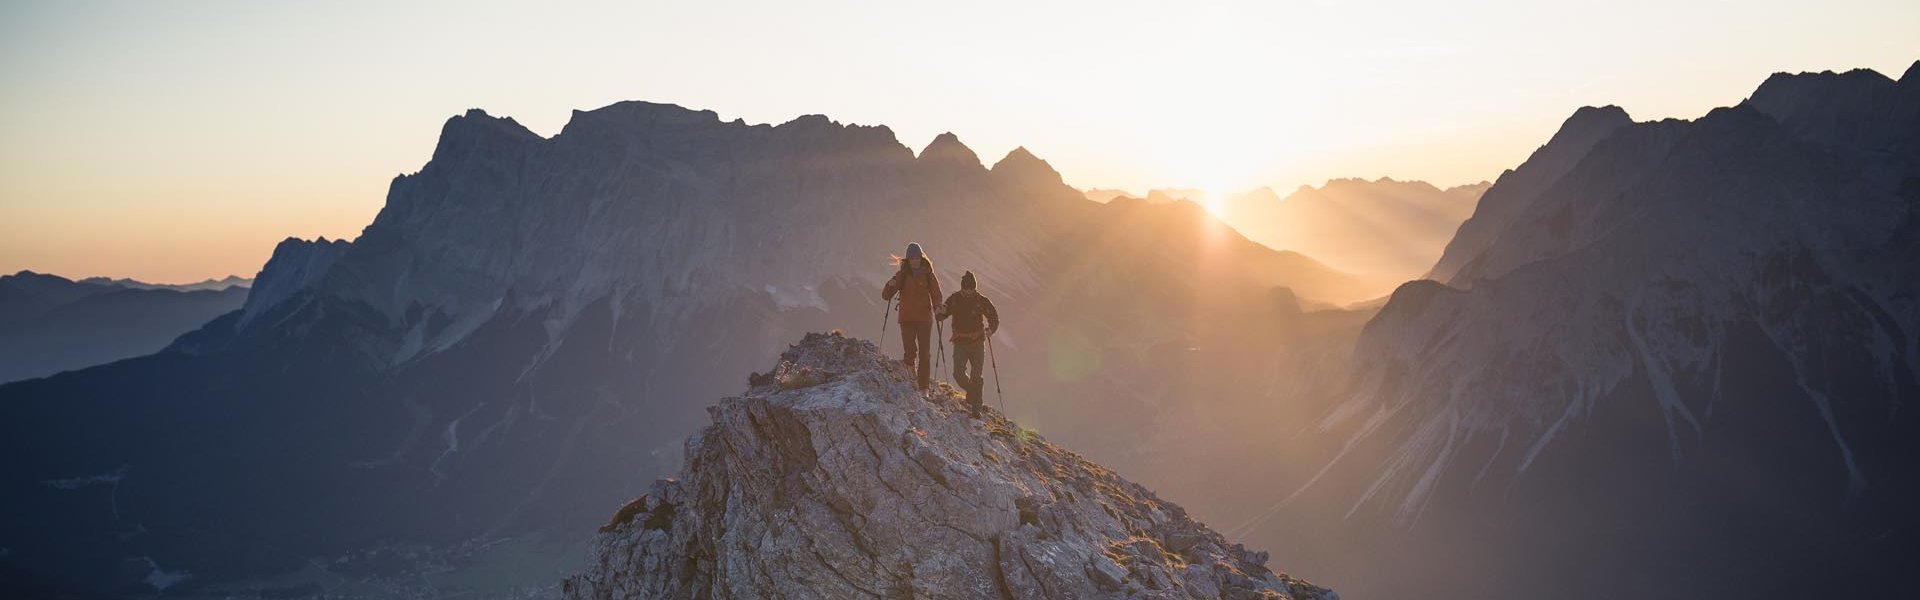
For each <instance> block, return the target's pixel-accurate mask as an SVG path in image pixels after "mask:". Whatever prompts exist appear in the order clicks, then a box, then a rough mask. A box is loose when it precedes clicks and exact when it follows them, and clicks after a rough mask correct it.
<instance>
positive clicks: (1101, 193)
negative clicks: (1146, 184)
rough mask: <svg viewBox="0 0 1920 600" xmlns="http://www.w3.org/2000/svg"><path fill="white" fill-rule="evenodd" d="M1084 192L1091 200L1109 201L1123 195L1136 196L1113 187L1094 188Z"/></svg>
mask: <svg viewBox="0 0 1920 600" xmlns="http://www.w3.org/2000/svg"><path fill="white" fill-rule="evenodd" d="M1085 194H1086V196H1087V199H1088V200H1092V201H1094V202H1110V201H1112V200H1113V199H1114V198H1120V197H1123V196H1124V197H1137V196H1135V195H1133V194H1130V193H1127V191H1126V190H1114V189H1103V188H1095V189H1091V190H1087V191H1086V192H1085Z"/></svg>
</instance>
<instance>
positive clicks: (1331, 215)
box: [1087, 177, 1492, 296]
mask: <svg viewBox="0 0 1920 600" xmlns="http://www.w3.org/2000/svg"><path fill="white" fill-rule="evenodd" d="M1490 186H1492V184H1491V183H1487V182H1480V183H1475V184H1468V185H1460V186H1454V187H1450V188H1445V189H1441V188H1438V187H1434V186H1433V184H1430V183H1426V182H1424V181H1396V180H1394V179H1392V178H1387V177H1382V178H1379V179H1376V180H1372V181H1369V180H1365V179H1333V180H1328V181H1327V182H1326V184H1324V185H1322V186H1320V187H1312V186H1305V185H1303V186H1300V187H1299V188H1297V189H1295V190H1294V191H1292V192H1291V193H1288V194H1287V195H1286V196H1284V197H1283V196H1281V195H1280V194H1279V193H1278V192H1275V191H1274V190H1273V188H1268V187H1262V188H1257V189H1254V190H1250V191H1246V192H1240V193H1234V194H1224V195H1221V196H1220V197H1217V198H1216V197H1213V195H1212V193H1210V192H1207V191H1204V190H1196V189H1178V188H1168V189H1154V190H1150V191H1148V193H1147V197H1146V199H1147V201H1149V202H1176V201H1182V200H1184V201H1188V202H1194V203H1198V204H1201V205H1205V206H1209V207H1210V210H1211V211H1212V212H1213V213H1214V214H1216V215H1217V216H1219V217H1220V219H1221V220H1223V221H1226V222H1227V223H1229V224H1231V225H1233V227H1234V229H1236V230H1238V231H1239V232H1240V233H1241V234H1242V235H1245V236H1247V239H1251V240H1253V241H1255V242H1259V243H1261V244H1264V245H1266V246H1268V247H1270V248H1277V249H1282V250H1288V251H1293V252H1299V253H1301V254H1304V255H1307V256H1311V257H1314V258H1316V259H1318V260H1321V261H1323V262H1325V263H1326V264H1327V266H1330V267H1333V268H1335V269H1339V270H1340V271H1342V272H1345V273H1351V274H1353V275H1355V276H1356V277H1358V278H1361V279H1363V280H1366V281H1369V282H1372V283H1373V284H1374V285H1376V286H1379V288H1378V289H1379V291H1380V293H1379V294H1378V295H1380V296H1385V295H1386V292H1388V291H1391V290H1392V289H1393V287H1394V286H1397V285H1399V284H1400V283H1402V282H1405V281H1408V280H1411V279H1418V278H1420V277H1421V276H1422V275H1423V274H1425V273H1427V272H1428V271H1430V270H1431V269H1433V266H1434V262H1435V261H1436V260H1438V259H1439V258H1440V254H1441V251H1442V250H1443V249H1445V248H1446V246H1447V243H1448V242H1449V241H1450V240H1452V239H1453V237H1454V231H1455V229H1457V228H1458V227H1459V226H1460V224H1461V223H1462V222H1463V221H1465V220H1466V219H1467V217H1468V216H1470V215H1472V214H1473V213H1474V207H1475V205H1477V204H1478V203H1479V201H1480V195H1481V194H1483V193H1485V192H1486V191H1487V188H1488V187H1490ZM1095 192H1100V193H1098V194H1096V193H1095ZM1087 194H1088V197H1089V198H1094V199H1102V198H1103V197H1106V196H1107V195H1108V194H1124V192H1119V191H1117V190H1093V191H1088V192H1087Z"/></svg>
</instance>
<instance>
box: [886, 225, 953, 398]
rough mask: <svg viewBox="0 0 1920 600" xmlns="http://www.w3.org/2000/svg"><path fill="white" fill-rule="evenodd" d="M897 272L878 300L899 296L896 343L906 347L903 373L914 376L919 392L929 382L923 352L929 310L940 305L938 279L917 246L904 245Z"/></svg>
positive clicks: (930, 334) (930, 318) (930, 328)
mask: <svg viewBox="0 0 1920 600" xmlns="http://www.w3.org/2000/svg"><path fill="white" fill-rule="evenodd" d="M898 262H899V263H900V270H899V271H896V272H894V274H893V278H892V279H889V280H887V285H886V287H884V288H881V290H880V299H881V300H892V299H893V298H894V296H896V295H897V296H899V297H900V341H901V342H902V345H904V346H906V350H905V351H904V352H902V353H901V354H902V356H901V361H903V362H905V363H907V370H909V371H914V372H916V373H917V382H918V383H917V384H918V385H919V386H920V389H923V390H924V389H927V386H928V385H929V384H930V383H932V378H933V367H932V365H930V364H928V361H930V360H932V358H931V356H932V355H931V354H930V353H928V352H927V350H928V343H929V342H930V341H932V340H933V307H934V305H935V304H938V303H939V302H940V300H939V298H940V278H939V277H937V276H935V275H934V274H933V260H932V259H930V258H928V257H927V253H926V251H924V250H921V249H920V244H919V243H917V242H916V243H911V244H907V255H906V257H904V258H900V259H899V261H898Z"/></svg>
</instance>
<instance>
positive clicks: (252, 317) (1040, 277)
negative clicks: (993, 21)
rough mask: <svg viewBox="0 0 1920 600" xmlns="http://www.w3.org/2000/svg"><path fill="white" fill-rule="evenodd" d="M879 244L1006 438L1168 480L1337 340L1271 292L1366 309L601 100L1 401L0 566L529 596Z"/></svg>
mask: <svg viewBox="0 0 1920 600" xmlns="http://www.w3.org/2000/svg"><path fill="white" fill-rule="evenodd" d="M908 241H918V242H920V243H922V244H923V245H924V246H925V247H926V248H927V249H928V252H929V253H930V255H931V256H932V258H933V259H934V261H935V264H936V265H937V266H938V273H939V275H940V276H941V277H942V278H943V279H944V280H945V281H946V286H947V287H948V288H949V289H951V288H953V287H956V282H957V279H958V277H957V275H958V274H959V272H960V270H962V269H968V270H972V271H973V272H975V273H977V274H979V277H980V281H981V287H982V289H983V290H984V291H985V292H987V293H988V294H990V295H992V296H993V297H994V299H995V302H996V303H997V304H999V305H1000V307H1001V311H1002V313H1003V314H1004V315H1005V316H1006V323H1005V325H1004V327H1003V329H1002V332H1001V334H1000V335H999V336H996V338H995V339H996V348H995V351H996V352H995V354H996V361H997V363H998V364H999V365H1000V366H1001V367H1007V368H1006V369H1005V370H1004V372H1003V373H1002V374H1003V375H1005V376H1006V380H1005V381H1003V382H1001V383H1002V384H1003V388H1004V389H1005V390H1007V391H1008V392H1010V393H1009V394H1008V396H1007V397H1006V398H1005V399H1004V401H1006V402H1007V403H1008V404H1009V405H1010V406H1009V410H1010V411H1011V412H1012V413H1013V414H1015V415H1018V416H1019V418H1020V419H1021V420H1022V422H1024V423H1028V424H1029V425H1030V426H1034V427H1041V428H1044V429H1045V431H1047V432H1048V434H1049V436H1050V437H1051V438H1053V439H1057V440H1062V441H1064V442H1067V443H1071V444H1073V445H1074V446H1075V447H1077V448H1081V449H1082V450H1083V451H1085V452H1089V453H1091V454H1093V455H1096V456H1102V457H1110V458H1111V460H1110V464H1113V465H1114V466H1115V467H1117V468H1121V469H1123V470H1125V471H1126V472H1129V473H1138V474H1139V475H1138V476H1140V477H1144V478H1148V479H1149V480H1157V481H1166V482H1169V483H1170V484H1171V485H1173V486H1174V488H1173V489H1197V488H1201V487H1203V486H1208V485H1211V484H1214V483H1217V481H1215V480H1214V479H1213V478H1215V477H1223V476H1225V474H1219V473H1194V472H1192V470H1191V469H1190V468H1188V465H1190V464H1192V463H1193V462H1194V461H1196V460H1201V459H1203V458H1204V457H1205V456H1207V455H1208V454H1209V453H1213V452H1219V451H1220V448H1222V447H1227V446H1233V447H1238V446H1242V445H1245V444H1248V443H1250V442H1249V441H1248V440H1249V436H1248V435H1244V434H1242V433H1241V432H1239V431H1237V430H1236V431H1235V433H1234V434H1231V435H1221V434H1220V432H1221V431H1222V430H1234V429H1235V428H1240V427H1242V425H1241V424H1242V423H1244V422H1245V421H1242V420H1239V419H1236V418H1235V417H1236V416H1237V415H1240V414H1242V413H1243V412H1244V410H1245V409H1246V407H1257V406H1260V405H1261V404H1264V403H1265V402H1266V400H1265V399H1262V398H1256V397H1250V396H1249V395H1247V394H1242V393H1238V391H1237V389H1238V388H1240V387H1243V386H1247V385H1258V384H1262V382H1265V381H1267V379H1268V378H1270V377H1272V376H1274V375H1275V374H1276V373H1284V372H1287V371H1285V370H1284V369H1286V368H1293V369H1296V370H1299V371H1306V370H1311V368H1310V367H1309V366H1308V365H1310V364H1311V363H1313V362H1314V361H1321V360H1338V359H1337V358H1329V357H1337V356H1339V355H1341V354H1343V353H1344V350H1343V349H1340V348H1338V347H1335V348H1328V347H1323V346H1322V345H1320V344H1318V343H1317V342H1316V341H1314V339H1317V338H1313V337H1312V336H1313V335H1315V334H1314V332H1316V331H1318V330H1319V329H1324V328H1336V329H1343V330H1348V331H1351V330H1357V328H1358V326H1359V323H1360V322H1361V321H1360V319H1357V318H1354V317H1353V316H1352V315H1349V314H1345V313H1338V312H1336V313H1329V314H1326V315H1322V314H1317V313H1306V312H1304V311H1303V310H1302V309H1301V306H1302V304H1303V303H1324V304H1334V303H1343V302H1348V301H1352V300H1355V299H1359V298H1361V297H1363V295H1364V294H1366V293H1369V291H1370V290H1369V288H1368V286H1366V285H1365V284H1363V283H1361V282H1357V281H1355V280H1353V279H1352V278H1351V277H1349V276H1347V275H1346V274H1343V273H1340V272H1338V271H1336V270H1333V269H1330V268H1327V267H1326V266H1324V265H1322V264H1320V263H1319V262H1317V261H1314V260H1312V259H1310V258H1307V257H1305V256H1302V255H1299V254H1295V253H1289V252H1280V251H1274V250H1271V249H1269V248H1266V247H1264V246H1261V245H1259V244H1256V243H1253V242H1251V241H1248V240H1246V239H1245V238H1244V237H1242V236H1240V235H1239V234H1238V233H1236V232H1234V231H1233V230H1232V229H1231V228H1229V227H1226V226H1225V225H1223V224H1221V223H1219V222H1218V221H1217V220H1215V219H1213V218H1212V217H1211V216H1209V215H1208V214H1207V213H1206V212H1205V211H1203V210H1201V209H1199V208H1198V207H1195V206H1193V205H1190V204H1174V205H1166V204H1151V203H1147V202H1144V201H1139V200H1126V201H1115V202H1110V203H1105V204H1101V203H1095V202H1092V201H1089V200H1087V199H1086V198H1084V197H1083V196H1082V195H1081V193H1080V192H1079V191H1077V190H1075V189H1073V188H1071V187H1068V186H1066V185H1065V184H1064V183H1062V182H1061V180H1060V176H1059V174H1058V173H1056V172H1055V171H1054V170H1053V169H1052V168H1051V167H1050V166H1048V165H1047V163H1045V162H1044V161H1042V160H1040V159H1039V158H1037V157H1035V156H1033V155H1032V154H1031V153H1028V152H1027V151H1026V150H1024V149H1016V150H1014V151H1013V152H1011V153H1009V154H1008V155H1007V156H1006V157H1004V158H1002V159H1001V160H999V161H997V162H995V163H994V164H993V165H992V166H991V168H988V167H987V166H985V165H983V164H982V163H981V162H980V160H979V158H978V157H977V156H976V155H975V154H974V153H973V151H972V150H971V149H969V148H967V147H966V146H965V145H963V144H962V143H960V141H959V139H958V138H957V137H955V136H953V135H951V134H947V135H942V136H939V137H938V138H936V139H935V140H933V142H932V143H931V144H929V145H928V146H927V147H926V148H924V149H923V150H921V151H920V152H919V153H917V154H916V153H914V152H913V151H911V150H909V149H908V148H906V147H904V146H902V145H901V144H900V143H899V142H898V141H897V140H896V139H895V137H894V135H893V134H892V132H891V131H890V130H888V129H886V128H884V127H868V126H858V125H845V124H841V123H837V122H834V121H832V120H830V119H827V118H826V117H822V116H807V117H801V118H798V119H795V120H793V121H791V122H788V123H784V124H781V125H777V126H773V125H748V124H746V123H744V122H740V121H737V120H736V121H732V122H728V121H722V120H720V119H719V118H717V116H716V115H715V114H714V113H712V112H709V111H695V110H688V109H684V108H681V107H677V106H671V105H661V104H651V103H644V102H623V103H620V104H615V105H612V106H608V107H605V108H602V109H598V110H594V111H586V112H576V113H575V114H574V115H573V118H572V120H571V121H570V122H569V123H568V124H567V126H566V127H565V128H564V129H563V130H562V131H561V132H560V133H559V134H557V135H554V136H552V137H550V138H543V137H541V136H538V135H535V134H533V133H532V132H530V131H528V130H527V129H526V128H525V127H522V126H520V125H519V124H518V123H516V122H515V121H513V120H512V119H508V118H498V117H494V116H491V115H488V114H486V113H484V112H481V111H478V110H475V111H470V112H468V113H466V114H464V115H460V116H456V117H454V118H452V119H449V120H448V121H447V123H446V125H445V126H444V128H443V129H442V132H441V136H440V140H439V143H438V146H437V147H436V149H435V150H434V154H433V157H432V159H431V160H430V161H429V162H428V163H427V164H426V166H425V167H423V168H422V169H421V170H420V171H419V172H417V173H413V174H408V175H403V176H400V177H398V178H396V179H395V180H394V181H393V182H392V185H391V186H390V189H389V193H388V198H387V204H386V206H385V208H383V209H382V210H381V212H380V214H379V215H378V216H377V217H376V218H375V219H374V221H373V222H372V223H371V224H370V225H369V226H368V227H367V228H366V230H365V231H363V232H362V233H361V235H360V236H359V237H358V238H357V239H355V240H353V241H351V242H347V241H338V240H336V241H327V240H319V241H302V240H288V241H286V242H283V243H282V244H280V246H279V247H278V248H276V249H275V251H274V253H273V257H272V258H271V259H270V260H269V261H268V263H267V265H266V266H265V267H264V268H263V269H262V271H261V272H260V274H259V275H258V277H256V278H255V281H254V285H253V291H252V294H251V295H250V296H249V297H248V298H247V301H246V303H245V305H244V306H243V307H242V308H240V309H239V310H236V311H233V312H230V313H227V314H225V315H223V316H221V317H219V318H217V319H214V320H213V321H211V322H209V323H207V324H206V325H205V326H204V327H201V328H200V329H199V330H197V331H194V332H192V333H189V334H187V335H185V336H182V337H181V338H180V339H178V340H177V341H175V342H174V343H173V344H172V345H170V346H169V347H168V348H167V349H165V350H163V351H161V352H158V353H156V354H154V355H151V356H146V357H142V358H137V359H133V360H128V361H121V362H118V363H113V364H110V365H105V366H100V367H95V368H92V369H87V370H82V371H78V372H72V373H66V374H63V375H59V376H55V377H51V378H47V379H39V380H33V381H28V382H21V383H16V384H13V385H9V386H5V387H0V428H4V429H5V435H4V436H0V437H4V438H5V439H6V441H5V442H4V444H5V446H4V447H5V448H6V449H7V450H9V451H11V452H13V453H14V455H16V456H28V457H33V459H31V460H24V461H16V462H10V463H8V464H7V465H6V466H5V467H0V488H4V490H5V493H6V494H7V497H8V498H10V499H12V500H13V501H14V502H15V503H16V506H18V507H19V508H20V509H21V510H17V511H10V512H9V513H8V514H7V515H5V516H4V517H0V535H3V536H4V538H5V539H7V540H9V542H8V547H9V548H10V554H9V555H8V557H7V558H6V559H5V560H4V561H0V573H3V574H5V576H6V577H7V579H6V581H9V582H10V583H9V585H11V586H13V587H14V588H15V589H29V590H51V589H78V590H84V591H86V592H87V593H96V594H120V593H140V592H142V591H145V592H152V591H154V588H155V587H156V586H155V585H154V584H153V581H155V579H154V578H155V577H160V579H159V580H160V581H166V582H168V584H169V585H168V586H167V589H166V590H162V591H166V593H168V594H169V595H179V594H183V593H203V594H222V593H264V594H298V593H305V592H302V590H306V591H308V592H311V591H313V590H327V589H334V588H333V587H330V586H335V585H336V584H337V583H338V582H339V581H340V580H342V579H343V578H344V579H351V580H356V581H369V582H374V583H372V584H368V585H374V586H375V587H379V586H387V587H384V588H380V589H382V590H384V591H382V592H379V593H390V594H402V595H404V594H408V593H414V591H417V590H416V588H417V586H419V585H420V581H421V580H422V578H423V577H424V575H423V574H430V575H432V579H433V580H436V581H441V582H443V583H442V584H441V585H449V586H450V585H452V584H451V583H447V582H449V581H454V580H460V579H461V578H463V577H469V578H473V579H485V580H486V583H474V584H472V585H474V586H483V587H474V588H470V589H475V590H480V589H485V590H490V591H487V592H481V593H501V590H502V589H519V588H517V587H515V586H523V585H537V584H539V583H542V582H547V583H550V582H552V581H557V580H558V577H559V574H560V573H562V572H564V570H565V568H566V567H565V565H577V564H579V563H578V562H576V561H578V560H580V559H579V558H577V557H579V556H580V555H581V554H582V553H583V551H584V548H585V546H584V544H585V542H586V533H588V532H590V531H591V530H592V527H593V526H594V525H595V524H597V522H598V521H599V520H600V519H601V518H603V517H604V514H605V512H604V511H605V508H606V507H607V506H610V505H617V504H618V502H620V501H623V500H625V499H628V498H631V497H632V496H633V495H635V494H637V493H639V492H641V491H643V489H644V486H645V481H646V479H647V478H648V477H649V476H657V475H664V474H666V473H668V472H670V471H671V470H672V469H674V468H677V467H678V466H679V464H680V461H681V454H680V450H681V449H680V446H679V444H678V440H680V439H681V438H682V437H684V436H685V435H687V434H688V433H690V432H692V431H694V430H695V428H696V426H697V424H698V423H699V422H700V420H701V417H702V416H703V414H704V412H703V410H702V409H703V406H704V404H705V403H706V401H707V400H706V399H708V398H713V397H718V396H721V395H723V394H724V393H726V392H727V391H728V390H730V389H732V388H734V386H735V385H736V384H737V382H738V380H739V377H740V374H741V373H745V372H747V371H749V370H750V369H752V368H754V367H756V366H759V365H761V364H764V363H766V362H767V361H769V360H771V359H772V358H773V355H772V354H771V353H769V351H768V349H770V348H777V347H778V346H779V345H780V344H782V343H784V342H785V341H786V340H791V339H794V338H797V337H798V336H799V334H800V333H801V332H804V331H820V330H826V329H832V328H854V327H858V328H860V329H864V330H866V333H864V334H863V335H866V336H876V337H877V336H879V334H880V331H879V330H880V329H881V324H880V323H876V322H875V320H876V319H880V318H882V316H884V314H885V311H886V307H885V306H884V305H883V304H882V303H881V302H880V300H879V298H878V289H879V285H880V282H881V281H883V280H884V279H885V278H887V277H888V276H889V275H890V274H891V271H892V270H893V268H894V267H892V266H891V264H890V262H889V260H888V258H889V256H890V255H891V254H897V253H900V252H901V251H902V250H903V248H904V246H905V244H906V242H908ZM1197 290H1205V293H1196V291H1197ZM897 331H898V330H897V329H891V328H890V329H889V331H888V333H889V334H891V335H898V334H897ZM879 342H880V343H881V346H882V348H887V347H891V348H892V349H893V351H894V352H897V351H898V348H899V345H898V340H897V338H896V339H893V340H889V339H886V338H880V339H879ZM1247 349H1255V351H1251V352H1249V351H1247ZM943 354H944V352H943ZM1000 359H1004V360H1000ZM1276 361H1279V364H1280V368H1276V366H1275V364H1276ZM1189 398H1211V399H1215V400H1213V401H1201V402H1191V401H1187V399H1189ZM1204 439H1217V440H1218V441H1216V442H1211V443H1196V442H1195V440H1204ZM15 540H17V541H15ZM505 555H512V556H516V557H521V558H522V559H521V560H516V561H515V562H514V564H515V565H516V566H515V567H514V568H513V569H507V570H506V571H505V572H502V571H501V570H500V569H494V568H490V567H489V566H488V565H489V564H490V563H489V562H488V561H491V560H499V557H501V556H505ZM528 556H532V557H538V559H537V560H533V559H526V558H525V557H528ZM401 557H405V558H401ZM315 564H320V565H324V566H322V567H319V568H318V569H317V570H316V569H315V568H314V567H313V565H315ZM161 574H165V575H166V576H162V575H161ZM172 574H184V575H182V577H184V579H179V578H174V577H172ZM484 586H492V587H484ZM503 586H504V587H503ZM442 589H444V588H442ZM410 590H413V591H410ZM369 593H372V592H369Z"/></svg>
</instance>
